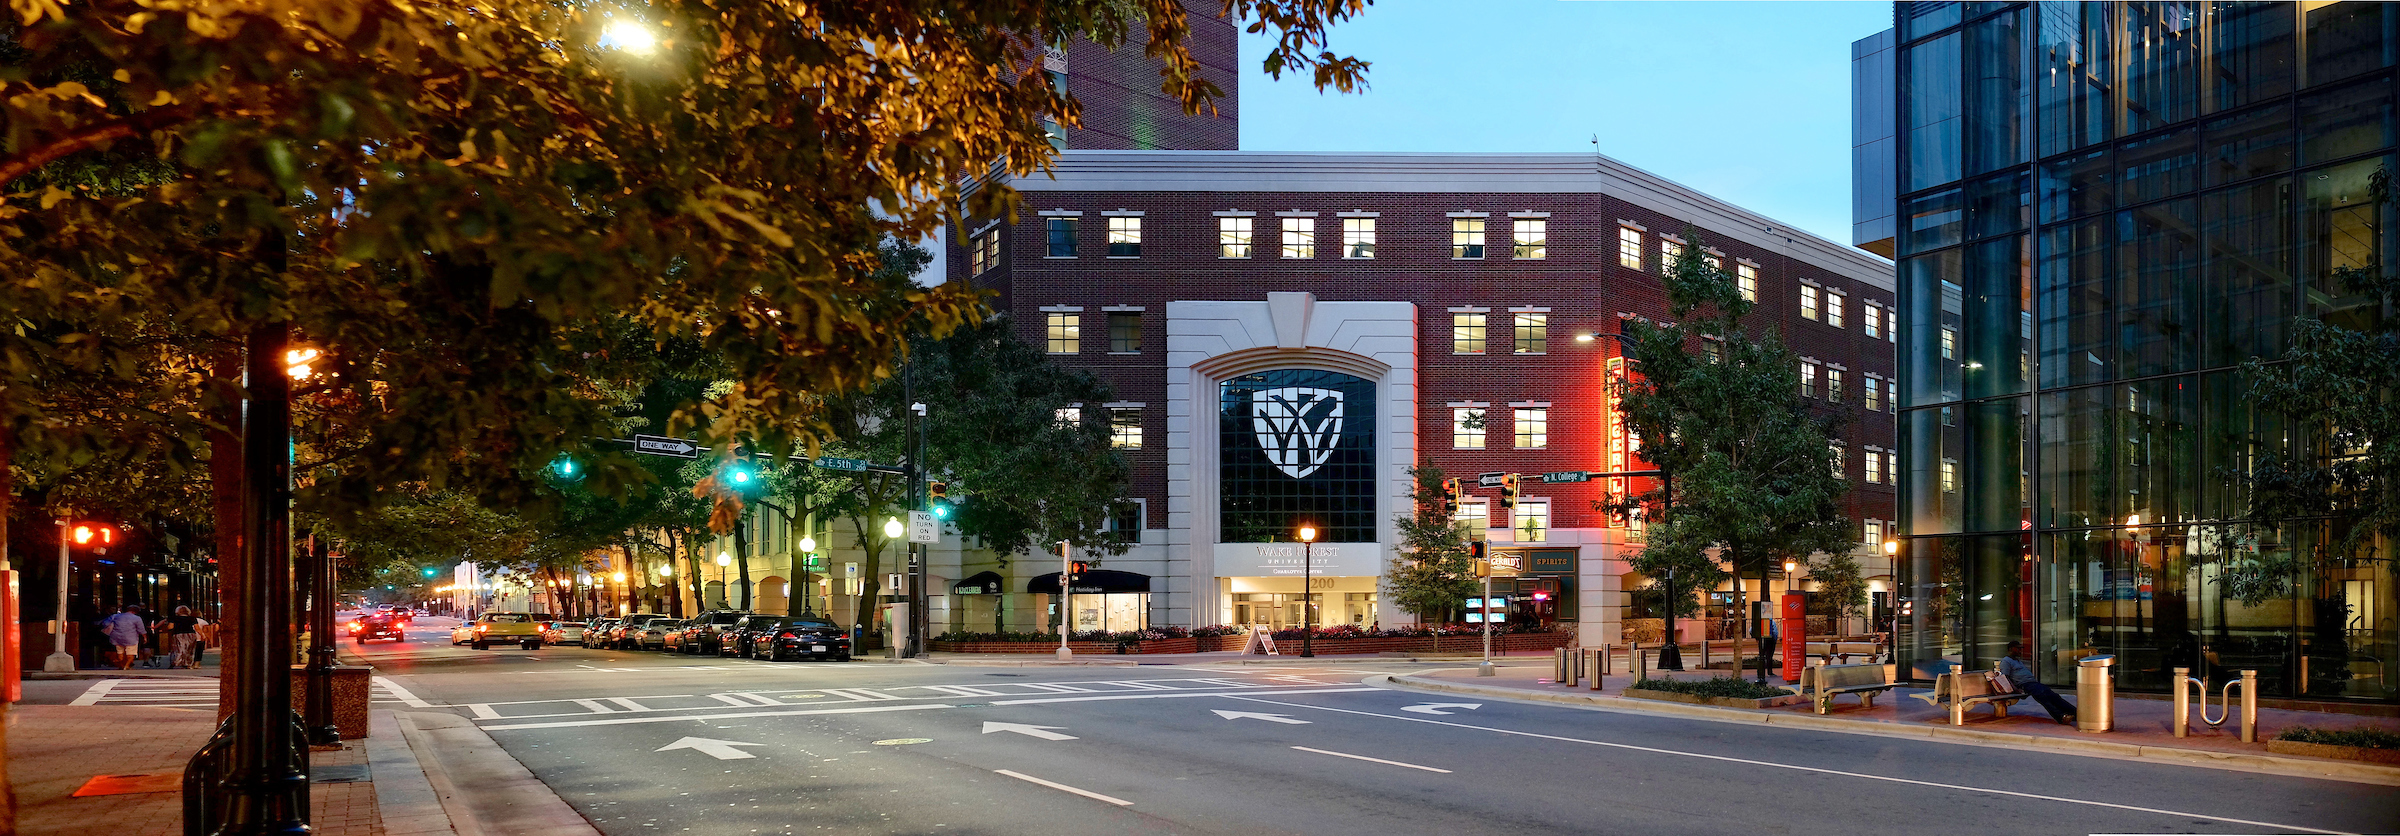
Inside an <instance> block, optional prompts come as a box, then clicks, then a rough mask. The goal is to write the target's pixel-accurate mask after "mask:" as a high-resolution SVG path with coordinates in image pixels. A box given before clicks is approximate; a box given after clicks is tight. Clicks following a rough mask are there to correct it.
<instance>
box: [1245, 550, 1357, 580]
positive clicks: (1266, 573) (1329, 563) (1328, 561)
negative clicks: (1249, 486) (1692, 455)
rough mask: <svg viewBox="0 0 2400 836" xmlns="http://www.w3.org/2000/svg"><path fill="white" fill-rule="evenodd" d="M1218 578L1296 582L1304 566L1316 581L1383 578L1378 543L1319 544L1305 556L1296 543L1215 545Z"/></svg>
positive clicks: (1307, 551)
mask: <svg viewBox="0 0 2400 836" xmlns="http://www.w3.org/2000/svg"><path fill="white" fill-rule="evenodd" d="M1216 557H1217V572H1216V573H1217V577H1221V578H1260V577H1264V578H1286V577H1288V578H1297V577H1300V575H1301V574H1302V569H1303V566H1304V565H1305V567H1306V568H1307V570H1308V572H1307V573H1308V574H1310V575H1313V576H1316V577H1327V578H1339V577H1359V576H1367V575H1380V574H1383V546H1382V545H1381V544H1379V543H1318V544H1316V545H1314V546H1310V547H1308V549H1307V550H1306V552H1305V553H1303V551H1302V549H1301V544H1299V543H1218V544H1217V549H1216Z"/></svg>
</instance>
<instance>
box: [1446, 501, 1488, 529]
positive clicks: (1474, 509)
mask: <svg viewBox="0 0 2400 836" xmlns="http://www.w3.org/2000/svg"><path fill="white" fill-rule="evenodd" d="M1453 519H1455V520H1457V522H1458V525H1459V527H1460V528H1464V529H1466V530H1468V531H1482V530H1484V529H1487V528H1490V527H1492V506H1491V504H1490V503H1486V502H1484V501H1482V500H1476V501H1474V502H1460V503H1458V516H1457V517H1454V518H1453Z"/></svg>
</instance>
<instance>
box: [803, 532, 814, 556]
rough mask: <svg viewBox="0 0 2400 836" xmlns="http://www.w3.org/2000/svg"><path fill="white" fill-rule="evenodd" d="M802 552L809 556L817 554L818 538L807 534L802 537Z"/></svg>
mask: <svg viewBox="0 0 2400 836" xmlns="http://www.w3.org/2000/svg"><path fill="white" fill-rule="evenodd" d="M800 551H801V552H803V553H807V554H815V553H816V551H817V538H815V537H810V536H808V535H806V534H803V535H800Z"/></svg>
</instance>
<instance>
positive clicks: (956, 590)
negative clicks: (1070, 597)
mask: <svg viewBox="0 0 2400 836" xmlns="http://www.w3.org/2000/svg"><path fill="white" fill-rule="evenodd" d="M1007 583H1008V582H1007V581H1005V580H1001V578H1000V573H998V572H977V573H975V576H974V577H972V578H968V579H966V580H963V581H959V582H957V583H954V584H951V585H950V594H952V595H998V594H1000V593H1001V592H1003V591H1006V590H1007ZM1057 583H1058V582H1057V581H1052V582H1051V585H1052V586H1056V585H1057Z"/></svg>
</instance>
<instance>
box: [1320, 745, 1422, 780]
mask: <svg viewBox="0 0 2400 836" xmlns="http://www.w3.org/2000/svg"><path fill="white" fill-rule="evenodd" d="M1292 748H1294V749H1298V750H1300V751H1303V752H1315V753H1317V754H1320V755H1332V756H1334V757H1337V758H1349V759H1351V760H1354V761H1367V762H1369V763H1380V764H1387V765H1390V766H1405V767H1408V768H1410V769H1422V770H1425V771H1427V772H1439V773H1442V774H1444V775H1448V774H1450V770H1447V769H1435V768H1433V767H1430V766H1418V765H1416V764H1413V763H1401V762H1399V761H1387V760H1384V759H1382V758H1370V757H1367V756H1365V755H1353V754H1350V753H1348V752H1334V751H1329V750H1325V749H1311V748H1308V747H1306V746H1294V747H1292Z"/></svg>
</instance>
